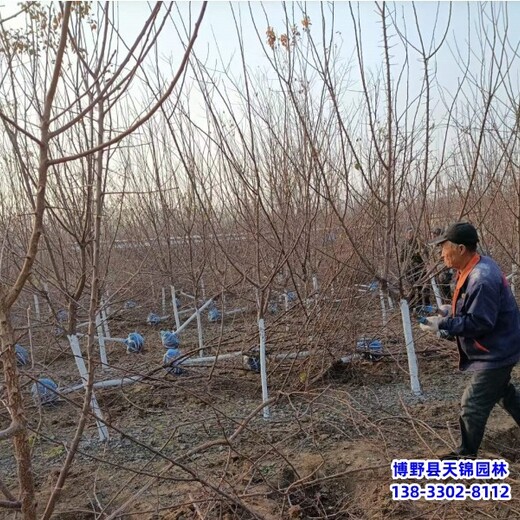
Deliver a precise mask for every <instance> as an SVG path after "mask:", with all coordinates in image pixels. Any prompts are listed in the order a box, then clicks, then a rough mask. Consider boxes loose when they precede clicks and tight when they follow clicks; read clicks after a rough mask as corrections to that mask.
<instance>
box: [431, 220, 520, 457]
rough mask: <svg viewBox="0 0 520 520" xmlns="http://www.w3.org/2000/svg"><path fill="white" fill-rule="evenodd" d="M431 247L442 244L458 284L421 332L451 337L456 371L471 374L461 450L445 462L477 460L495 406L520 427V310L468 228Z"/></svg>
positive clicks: (458, 226)
mask: <svg viewBox="0 0 520 520" xmlns="http://www.w3.org/2000/svg"><path fill="white" fill-rule="evenodd" d="M435 243H436V244H442V259H443V261H444V263H445V264H446V267H448V268H454V269H455V270H456V271H457V284H456V286H455V291H454V294H453V300H452V304H451V306H450V305H443V306H442V308H441V309H440V311H439V312H440V314H442V316H435V317H430V318H428V319H427V320H426V322H425V323H423V324H421V328H422V329H423V330H426V331H429V332H437V331H439V330H441V331H442V330H445V331H447V332H448V334H449V335H451V336H455V337H456V338H457V346H458V351H459V369H460V370H462V371H468V372H472V373H473V376H472V378H471V380H470V382H469V384H468V386H467V387H466V389H465V391H464V394H463V396H462V403H461V405H462V409H461V413H460V431H461V443H460V446H459V448H458V449H457V450H456V451H454V452H451V453H449V454H447V455H446V456H444V458H465V457H475V456H476V455H477V452H478V449H479V447H480V443H481V442H482V438H483V436H484V429H485V427H486V422H487V420H488V417H489V414H490V413H491V410H492V409H493V407H494V406H495V404H497V403H500V405H501V406H502V407H503V408H504V409H505V410H506V411H507V412H508V413H509V414H510V415H511V416H512V417H513V419H514V420H515V421H516V423H517V424H518V425H520V394H519V393H518V392H517V391H516V388H515V387H514V385H513V384H512V383H511V370H512V368H513V366H514V365H515V364H516V363H517V362H518V360H519V359H520V312H519V310H518V306H517V304H516V300H515V298H514V296H513V294H512V292H511V289H510V287H509V285H508V283H507V280H506V279H505V277H504V275H503V274H502V272H501V271H500V268H499V267H498V265H497V264H496V263H495V261H494V260H492V259H491V258H489V257H487V256H480V255H479V254H478V253H477V243H478V234H477V230H476V229H475V228H474V227H473V226H472V225H471V224H469V223H467V222H459V223H457V224H454V225H453V226H451V227H450V228H449V229H448V230H447V231H446V233H445V234H444V235H443V236H442V237H439V238H438V239H437V240H436V241H435Z"/></svg>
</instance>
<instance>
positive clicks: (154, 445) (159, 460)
mask: <svg viewBox="0 0 520 520" xmlns="http://www.w3.org/2000/svg"><path fill="white" fill-rule="evenodd" d="M397 325H398V320H397V321H396V330H397V329H398V327H397ZM234 326H235V328H236V323H235V325H234ZM124 328H125V327H121V329H120V330H118V327H117V324H115V325H114V326H113V335H116V334H117V333H119V334H121V333H122V332H123V330H122V329H124ZM140 328H141V329H142V330H144V327H143V326H141V327H140ZM217 329H218V325H217V326H216V329H214V330H208V331H207V332H206V335H207V339H208V342H209V343H211V341H213V340H215V338H218V337H219V336H220V335H221V333H222V331H219V330H217ZM150 330H151V329H149V330H148V331H147V332H146V337H147V349H146V352H145V353H144V354H143V355H134V356H131V355H127V354H126V353H125V352H124V348H122V347H121V346H119V345H112V346H110V347H109V361H110V364H111V366H112V368H111V369H110V370H108V371H105V372H102V371H99V372H98V375H97V378H98V379H111V378H115V377H121V375H122V372H123V371H126V372H129V373H143V372H150V371H152V370H153V369H155V368H157V366H158V362H159V360H160V358H161V357H162V354H163V352H164V349H163V347H162V345H161V344H160V341H159V335H158V334H157V333H156V332H155V331H154V333H152V332H150ZM126 332H128V331H126ZM251 333H252V332H251ZM195 338H196V335H195V331H194V330H190V331H189V333H188V334H187V336H186V337H185V338H183V344H184V345H192V346H193V347H195V346H196V340H195ZM240 338H241V339H239V340H237V342H240V341H242V342H245V343H247V341H248V339H244V338H248V332H247V331H244V330H242V332H241V335H240ZM416 339H417V351H418V359H419V365H420V375H421V383H422V388H423V395H422V396H421V397H416V396H414V395H413V394H412V393H411V391H410V387H409V378H408V374H407V361H406V353H405V348H404V344H403V341H402V338H401V337H400V336H399V334H397V333H396V334H395V335H394V336H390V335H387V337H385V338H383V343H384V346H385V353H386V354H388V355H385V356H384V357H383V358H382V359H381V360H380V361H378V362H372V361H368V360H363V359H356V360H354V361H353V362H352V363H350V364H347V365H343V366H339V365H338V364H337V363H336V364H334V363H331V362H330V359H332V358H329V357H327V356H325V355H321V354H320V352H319V351H318V349H316V350H315V351H314V352H313V353H312V356H311V358H310V359H307V360H297V361H295V360H286V361H284V362H274V361H271V362H270V370H272V372H271V375H270V384H271V388H272V396H273V397H277V400H276V402H274V403H273V404H272V405H271V407H270V412H271V418H270V419H268V420H266V419H264V418H263V417H262V412H261V411H259V412H258V407H259V405H260V404H261V388H260V376H259V375H258V374H255V373H253V372H250V371H247V370H245V369H244V368H243V367H242V365H241V360H240V359H237V360H236V361H232V362H227V363H225V364H224V363H222V364H219V365H218V366H217V367H215V368H213V369H210V368H190V369H189V371H188V374H187V375H184V376H172V375H168V374H166V373H165V372H164V371H163V370H159V371H157V372H156V373H155V374H153V375H152V376H151V377H150V378H149V379H147V380H146V382H143V383H139V384H134V385H129V386H124V387H122V388H121V387H119V388H111V389H105V390H98V391H96V395H97V398H98V401H99V404H100V406H101V408H102V410H103V412H104V413H105V418H106V420H107V421H108V422H109V424H110V425H111V426H112V428H111V430H110V432H111V439H110V441H109V442H108V443H106V444H101V443H100V442H99V440H98V436H97V430H96V425H95V421H94V420H91V421H90V422H89V426H88V428H87V430H86V432H85V434H84V436H83V439H82V441H81V445H80V452H79V454H78V456H77V459H76V461H75V463H74V466H73V470H72V473H71V475H70V477H69V478H68V480H67V482H66V486H65V489H64V491H63V496H62V499H61V501H60V503H59V506H58V508H57V510H56V513H55V514H54V516H53V518H56V519H60V520H82V519H84V520H86V519H96V518H109V515H110V514H113V513H116V514H115V518H125V519H131V518H132V519H133V518H135V519H142V520H152V519H153V520H157V519H168V520H174V519H176V520H180V519H185V520H188V519H201V518H207V519H217V518H221V519H226V520H230V519H233V518H237V519H238V518H240V519H248V518H264V519H286V518H287V519H289V518H302V519H304V518H305V519H315V518H323V519H325V518H330V519H333V518H334V519H347V518H356V519H410V520H411V519H413V518H432V519H434V518H445V519H458V518H467V517H473V518H520V484H519V477H520V462H519V461H520V429H519V428H518V427H517V426H516V425H515V424H514V422H513V421H512V420H511V418H510V417H508V416H507V414H505V412H503V410H501V409H498V408H497V409H496V410H495V411H494V412H493V414H492V417H491V419H490V421H489V425H488V429H487V432H486V438H485V443H484V446H483V454H484V455H486V456H489V457H500V458H506V459H507V460H508V461H509V462H510V471H511V475H510V477H509V478H508V479H507V482H508V483H510V484H511V486H512V495H513V499H512V500H511V501H510V502H485V501H470V500H467V501H464V502H426V501H424V500H420V501H414V502H412V501H408V502H394V501H392V499H391V495H390V492H389V485H390V484H391V483H392V480H391V471H390V463H391V461H392V459H394V458H435V454H436V453H437V454H438V453H440V452H443V451H448V450H449V449H451V448H452V447H453V446H454V444H455V443H456V441H457V439H458V426H457V425H458V415H457V414H458V402H459V399H460V396H461V394H462V390H463V387H464V385H465V382H466V380H467V376H465V375H463V374H460V373H458V372H457V370H456V357H455V355H454V352H455V345H454V343H450V342H446V341H442V340H437V339H431V337H426V336H424V335H421V333H420V332H419V330H417V331H416ZM41 341H43V340H41ZM233 347H234V348H236V346H233V345H230V346H228V348H229V349H231V350H233ZM349 351H350V352H352V351H353V348H352V343H351V344H350V345H349V347H348V349H347V348H346V347H345V354H346V353H348V352H349ZM60 352H62V353H60ZM44 355H45V353H44V351H43V347H41V348H38V349H37V350H36V356H37V359H42V358H43V356H44ZM46 356H47V364H46V367H47V369H48V370H51V372H52V373H49V372H47V373H46V375H51V377H53V378H54V379H55V380H57V381H59V383H60V387H62V388H63V387H66V386H68V385H70V384H75V383H78V382H79V376H78V373H77V370H76V368H75V365H74V362H73V359H72V358H71V355H70V352H69V350H68V349H67V347H66V342H65V341H64V340H60V342H59V343H56V344H55V345H54V347H53V348H52V349H50V351H48V352H47V354H46ZM51 360H52V362H51ZM275 363H276V365H275ZM117 367H120V368H119V369H118V368H117ZM274 367H275V368H276V370H273V368H274ZM313 367H314V368H313ZM327 367H328V369H327ZM39 370H40V371H41V365H37V367H36V369H35V371H34V373H33V372H31V371H30V370H29V371H28V372H27V373H30V374H31V375H33V376H34V375H36V374H39V373H40V372H39ZM515 373H516V376H517V379H518V380H520V371H519V370H517V369H515ZM29 387H30V380H29V379H27V386H26V390H27V392H29ZM28 402H30V397H29V396H28ZM81 403H82V393H81V392H77V393H73V394H69V395H68V396H67V398H66V399H65V398H64V399H63V400H61V401H60V402H59V403H58V404H56V405H54V406H50V407H44V408H41V409H39V408H38V407H36V406H31V407H30V408H29V419H30V423H31V428H32V432H33V433H32V435H31V443H32V446H33V455H34V472H35V476H36V483H37V489H38V496H39V504H40V507H43V505H44V503H45V500H46V498H47V497H48V494H49V492H50V490H51V489H52V486H53V485H54V483H55V481H56V478H57V475H58V472H59V469H60V467H61V464H62V462H63V460H64V457H65V455H66V451H67V446H68V443H69V442H70V440H71V438H72V436H73V433H74V430H75V425H76V422H77V419H78V417H79V413H80V410H79V407H80V406H81ZM255 410H257V413H256V414H253V412H254V411H255ZM251 414H253V416H252V418H250V420H248V419H247V418H248V417H250V416H251ZM4 422H5V420H4V419H3V418H2V419H0V423H1V424H0V427H2V426H3V425H4ZM0 460H1V465H0V471H1V474H2V478H3V479H4V480H5V481H6V483H7V484H8V485H9V486H10V487H11V488H12V489H15V487H16V484H15V483H16V473H15V470H16V467H15V461H14V459H13V457H12V454H11V450H10V446H9V445H8V444H6V443H3V444H0ZM158 474H160V475H161V478H160V479H157V478H155V476H157V475H158ZM132 498H133V500H132V501H131V503H129V505H128V507H127V508H125V510H124V512H121V513H117V511H118V508H119V507H120V506H122V505H123V504H125V502H127V501H129V499H132ZM0 518H6V519H7V518H9V519H11V518H16V515H15V513H12V512H6V511H4V512H1V513H0Z"/></svg>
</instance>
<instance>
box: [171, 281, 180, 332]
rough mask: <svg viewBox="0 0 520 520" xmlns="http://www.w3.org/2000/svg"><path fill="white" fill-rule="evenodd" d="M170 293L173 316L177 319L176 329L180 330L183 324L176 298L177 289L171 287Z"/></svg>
mask: <svg viewBox="0 0 520 520" xmlns="http://www.w3.org/2000/svg"><path fill="white" fill-rule="evenodd" d="M170 291H171V293H172V307H173V316H174V317H175V328H176V329H179V327H180V326H181V322H180V320H179V309H178V308H177V298H176V296H175V294H176V293H175V287H174V286H173V285H171V286H170Z"/></svg>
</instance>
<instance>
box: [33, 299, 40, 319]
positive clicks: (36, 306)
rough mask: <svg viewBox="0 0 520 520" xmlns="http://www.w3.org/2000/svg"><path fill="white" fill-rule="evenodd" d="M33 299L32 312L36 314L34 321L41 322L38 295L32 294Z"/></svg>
mask: <svg viewBox="0 0 520 520" xmlns="http://www.w3.org/2000/svg"><path fill="white" fill-rule="evenodd" d="M33 298H34V312H35V314H36V319H37V320H38V321H41V314H40V301H39V300H38V295H37V294H33Z"/></svg>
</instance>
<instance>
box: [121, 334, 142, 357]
mask: <svg viewBox="0 0 520 520" xmlns="http://www.w3.org/2000/svg"><path fill="white" fill-rule="evenodd" d="M125 345H126V351H127V352H128V353H129V354H138V353H139V352H141V351H142V350H143V348H144V338H143V336H141V334H139V333H138V332H131V333H130V334H128V338H127V339H125Z"/></svg>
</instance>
